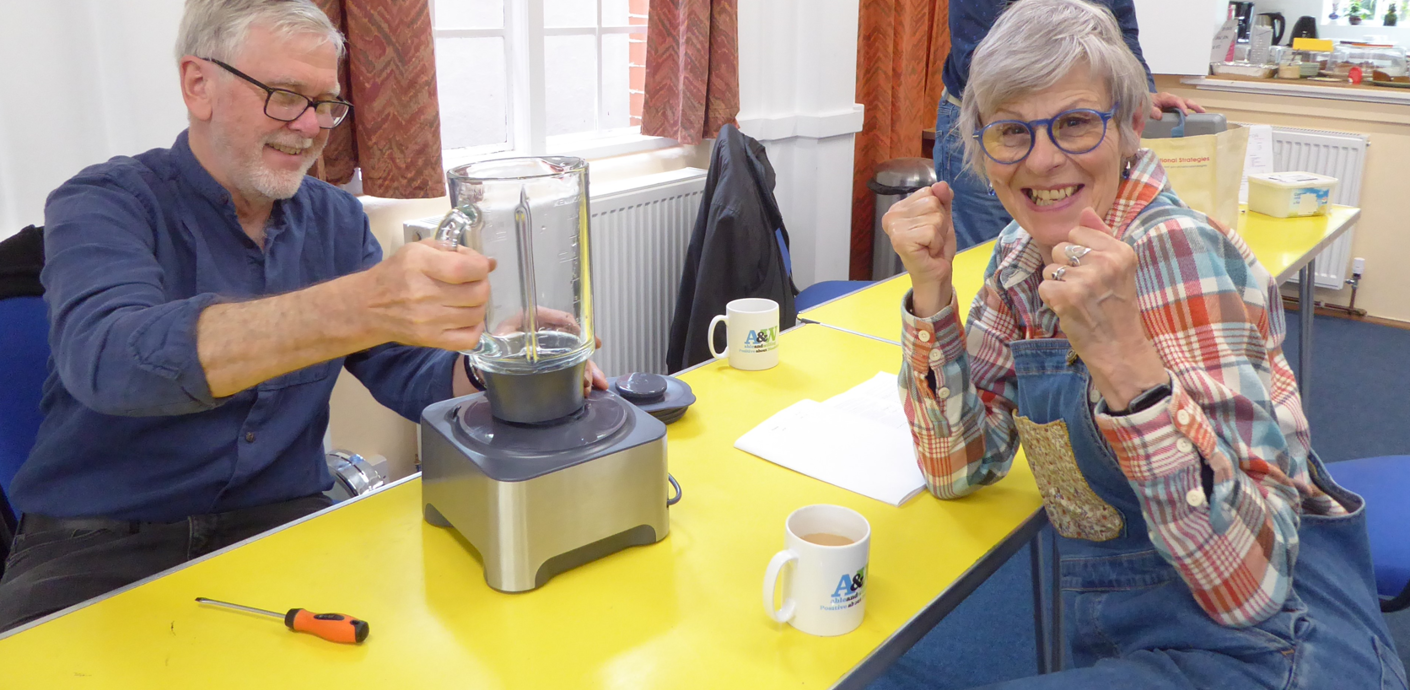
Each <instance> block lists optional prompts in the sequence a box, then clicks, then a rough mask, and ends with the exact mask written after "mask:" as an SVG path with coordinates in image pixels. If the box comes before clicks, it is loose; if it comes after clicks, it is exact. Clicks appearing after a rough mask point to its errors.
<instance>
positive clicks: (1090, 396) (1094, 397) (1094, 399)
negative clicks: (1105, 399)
mask: <svg viewBox="0 0 1410 690" xmlns="http://www.w3.org/2000/svg"><path fill="white" fill-rule="evenodd" d="M1087 400H1088V401H1090V402H1091V403H1092V404H1093V405H1095V404H1097V403H1099V402H1101V400H1102V394H1101V393H1100V392H1098V391H1097V389H1095V388H1093V389H1092V390H1090V391H1088V392H1087Z"/></svg>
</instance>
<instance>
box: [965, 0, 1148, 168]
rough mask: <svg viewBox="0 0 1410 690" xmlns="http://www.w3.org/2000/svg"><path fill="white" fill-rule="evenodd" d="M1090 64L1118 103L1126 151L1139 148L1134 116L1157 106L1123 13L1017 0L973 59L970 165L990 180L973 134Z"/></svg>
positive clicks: (1058, 1)
mask: <svg viewBox="0 0 1410 690" xmlns="http://www.w3.org/2000/svg"><path fill="white" fill-rule="evenodd" d="M1083 66H1085V67H1086V68H1087V69H1089V70H1090V72H1091V75H1092V77H1093V78H1094V79H1098V80H1101V81H1104V82H1105V83H1106V89H1107V93H1108V94H1109V95H1110V96H1111V97H1112V99H1113V100H1114V101H1115V102H1116V104H1117V108H1116V115H1115V116H1114V117H1113V120H1114V123H1113V124H1115V125H1116V126H1117V131H1118V132H1120V134H1121V151H1122V153H1123V154H1125V155H1130V154H1132V153H1135V151H1136V149H1137V148H1139V147H1140V138H1139V137H1138V136H1136V131H1135V129H1133V128H1132V126H1131V121H1132V117H1133V116H1134V115H1135V114H1136V113H1144V112H1146V111H1147V110H1149V109H1150V91H1149V89H1148V88H1147V82H1146V70H1145V68H1144V67H1142V66H1141V62H1140V61H1139V60H1137V59H1136V56H1135V54H1134V53H1132V52H1131V49H1130V48H1128V47H1127V46H1126V41H1125V40H1124V38H1123V37H1122V35H1121V29H1120V28H1119V27H1118V26H1117V25H1116V18H1115V17H1113V16H1112V15H1111V12H1110V11H1109V10H1107V9H1106V8H1105V7H1101V6H1098V5H1094V4H1092V3H1089V2H1085V1H1084V0H1018V2H1015V3H1014V4H1013V5H1012V6H1011V7H1010V8H1009V9H1008V10H1006V11H1005V12H1004V13H1003V14H1002V15H1000V16H999V20H998V21H997V22H995V23H994V28H993V29H991V30H990V31H989V35H988V36H986V37H985V38H984V40H983V41H981V42H980V43H979V47H978V48H976V49H975V51H974V58H973V61H972V62H971V63H970V67H969V82H968V83H967V85H966V86H965V90H964V98H963V101H962V103H963V105H962V107H961V108H960V121H959V124H958V127H959V128H960V134H961V139H962V140H963V141H964V144H965V151H964V154H965V155H964V159H965V165H966V166H968V167H969V168H970V169H971V170H973V171H974V172H975V174H977V175H979V176H980V177H981V178H987V175H986V173H985V170H984V159H985V156H984V150H983V148H982V147H981V145H980V143H979V140H978V139H976V138H975V137H973V136H971V135H972V134H973V133H974V132H976V131H978V130H979V128H980V127H982V126H983V124H982V123H983V122H984V119H985V118H986V117H987V116H989V115H992V114H993V113H994V112H995V111H996V110H998V109H999V108H1001V107H1003V106H1004V105H1005V104H1008V103H1013V102H1015V101H1018V100H1021V99H1022V98H1023V97H1025V96H1030V95H1032V94H1035V93H1038V92H1039V91H1042V90H1044V89H1046V88H1048V87H1050V86H1052V85H1053V84H1056V83H1058V82H1059V81H1062V79H1063V78H1064V77H1066V76H1067V75H1068V73H1069V72H1071V71H1072V70H1073V69H1074V68H1077V67H1083ZM1054 114H1056V113H1054ZM1042 136H1046V135H1042Z"/></svg>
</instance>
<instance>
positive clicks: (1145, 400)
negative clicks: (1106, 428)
mask: <svg viewBox="0 0 1410 690" xmlns="http://www.w3.org/2000/svg"><path fill="white" fill-rule="evenodd" d="M1169 397H1170V384H1169V383H1162V384H1160V385H1159V386H1156V387H1155V388H1147V389H1145V390H1143V391H1141V394H1140V395H1137V396H1136V397H1134V398H1131V402H1129V403H1127V404H1126V409H1124V410H1122V411H1120V412H1117V411H1115V410H1111V409H1108V410H1107V412H1106V413H1107V414H1109V415H1111V416H1113V417H1125V416H1126V415H1132V414H1136V413H1137V412H1142V411H1145V410H1148V409H1150V408H1152V407H1155V404H1156V403H1158V402H1161V401H1163V400H1165V399H1166V398H1169Z"/></svg>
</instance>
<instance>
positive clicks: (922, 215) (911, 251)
mask: <svg viewBox="0 0 1410 690" xmlns="http://www.w3.org/2000/svg"><path fill="white" fill-rule="evenodd" d="M954 198H955V194H954V192H953V191H951V190H950V185H948V184H946V183H944V182H937V183H936V184H934V185H931V186H929V187H926V188H925V189H921V190H919V191H917V192H916V193H914V194H912V195H910V196H908V197H906V198H905V199H902V200H901V201H898V202H896V204H895V205H894V206H892V207H891V209H890V210H888V211H887V212H886V215H884V216H882V218H881V228H882V230H885V231H886V234H887V236H888V237H890V238H891V247H892V248H893V249H895V250H896V254H897V255H899V256H900V257H901V263H902V264H903V265H904V266H905V267H906V272H908V273H910V274H911V285H912V293H911V294H912V308H913V309H914V311H915V315H916V316H919V317H921V318H929V317H931V316H934V315H935V314H936V313H937V312H939V311H940V310H941V309H944V308H945V307H947V306H949V304H950V300H951V299H952V298H953V296H954V287H953V286H952V284H951V282H950V278H951V269H952V262H953V261H954V258H955V225H954V222H953V221H952V220H951V216H950V204H951V203H952V202H953V201H954Z"/></svg>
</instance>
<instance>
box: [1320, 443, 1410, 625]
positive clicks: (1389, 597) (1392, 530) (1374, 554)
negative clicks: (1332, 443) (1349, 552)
mask: <svg viewBox="0 0 1410 690" xmlns="http://www.w3.org/2000/svg"><path fill="white" fill-rule="evenodd" d="M1327 471H1328V472H1329V473H1331V475H1332V478H1333V479H1335V480H1336V482H1337V483H1338V484H1340V485H1342V486H1343V487H1346V488H1347V489H1349V490H1351V491H1355V492H1356V493H1358V494H1360V495H1361V496H1362V497H1363V498H1365V499H1366V527H1367V531H1368V532H1369V533H1370V537H1371V562H1372V563H1373V564H1374V566H1375V569H1376V589H1377V590H1378V591H1379V592H1380V595H1381V610H1382V611H1385V612H1387V613H1389V612H1391V611H1400V610H1402V609H1405V608H1410V538H1406V535H1405V526H1406V525H1407V524H1410V455H1387V456H1383V457H1379V458H1362V459H1360V460H1346V461H1344V462H1332V463H1327Z"/></svg>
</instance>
